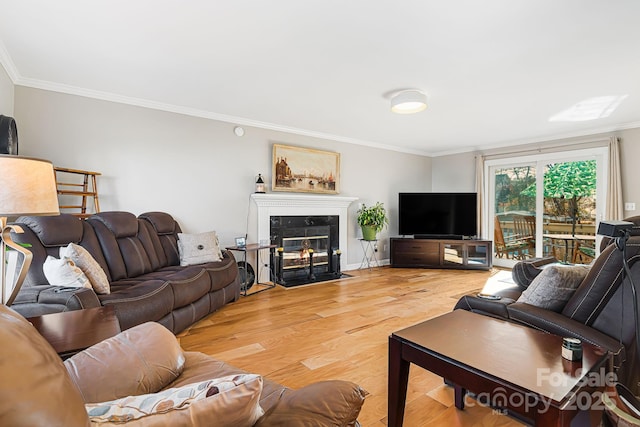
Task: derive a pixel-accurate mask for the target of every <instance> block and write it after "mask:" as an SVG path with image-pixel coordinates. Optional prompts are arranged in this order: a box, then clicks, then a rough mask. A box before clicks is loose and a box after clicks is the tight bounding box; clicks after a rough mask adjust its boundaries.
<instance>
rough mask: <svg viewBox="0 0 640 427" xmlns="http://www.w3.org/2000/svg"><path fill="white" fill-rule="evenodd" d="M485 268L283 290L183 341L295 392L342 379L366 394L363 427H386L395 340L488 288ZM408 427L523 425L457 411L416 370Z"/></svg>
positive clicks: (388, 272)
mask: <svg viewBox="0 0 640 427" xmlns="http://www.w3.org/2000/svg"><path fill="white" fill-rule="evenodd" d="M494 272H495V270H494V271H493V272H485V271H455V270H422V269H392V268H389V267H381V268H374V269H371V270H359V271H349V272H348V273H349V274H351V275H353V277H351V278H345V279H341V280H337V281H333V282H324V283H319V284H315V285H310V286H302V287H295V288H289V289H285V288H283V287H280V286H277V287H276V288H273V289H270V290H267V291H265V292H261V293H258V294H255V295H250V296H248V297H241V299H240V300H239V301H238V302H235V303H233V304H229V305H227V306H225V307H223V308H222V309H221V310H220V311H218V312H216V313H213V314H212V315H210V316H208V317H207V318H205V319H203V320H202V321H200V322H198V323H196V324H194V325H193V326H192V327H191V328H190V329H189V330H187V331H184V332H183V333H181V334H180V335H179V339H180V343H181V345H182V347H183V348H184V349H185V350H190V351H201V352H203V353H206V354H209V355H211V356H213V357H216V358H218V359H222V360H224V361H226V362H229V363H231V364H232V365H234V366H237V367H239V368H241V369H244V370H246V371H249V372H253V373H259V374H261V375H263V376H266V377H269V378H271V379H273V380H275V381H277V382H280V383H282V384H284V385H286V386H288V387H292V388H298V387H302V386H304V385H306V384H309V383H311V382H314V381H319V380H325V379H344V380H350V381H353V382H355V383H357V384H359V385H360V386H362V387H363V388H364V389H365V390H367V391H368V392H369V395H368V396H367V399H366V401H365V403H364V406H363V408H362V411H361V413H360V416H359V417H358V419H359V421H360V423H361V424H362V425H363V426H364V427H369V426H385V425H387V422H386V421H387V358H388V356H387V351H388V350H387V345H388V337H389V335H390V334H391V333H392V332H394V331H396V330H399V329H402V328H405V327H407V326H411V325H414V324H416V323H419V322H422V321H424V320H427V319H430V318H432V317H435V316H438V315H440V314H444V313H446V312H449V311H451V309H452V308H453V306H454V305H455V303H456V301H457V300H458V298H459V297H460V296H461V295H464V294H466V293H469V292H472V291H476V290H478V289H480V288H482V286H483V284H484V282H485V281H486V280H487V279H488V278H489V277H490V276H491V274H493V273H494ZM404 420H405V422H404V425H405V426H408V427H415V426H521V425H522V424H521V423H519V422H517V421H515V420H513V419H511V418H509V417H506V416H504V415H500V414H496V413H494V412H493V411H491V410H490V409H489V408H485V407H481V406H473V407H471V406H469V407H467V408H466V409H465V410H464V411H459V410H457V409H456V408H455V406H454V405H453V390H452V389H451V388H450V387H447V386H445V385H443V380H442V378H441V377H438V376H436V375H434V374H432V373H430V372H428V371H425V370H423V369H420V368H418V367H416V366H411V370H410V376H409V389H408V392H407V405H406V410H405V418H404Z"/></svg>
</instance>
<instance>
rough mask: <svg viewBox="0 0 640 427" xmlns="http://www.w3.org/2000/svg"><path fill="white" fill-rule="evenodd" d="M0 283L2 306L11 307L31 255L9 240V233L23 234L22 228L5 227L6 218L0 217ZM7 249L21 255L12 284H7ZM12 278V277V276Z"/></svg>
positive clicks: (25, 274)
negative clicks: (18, 269) (0, 285)
mask: <svg viewBox="0 0 640 427" xmlns="http://www.w3.org/2000/svg"><path fill="white" fill-rule="evenodd" d="M0 231H1V233H0V251H1V253H0V263H1V264H0V282H2V304H4V305H7V306H9V305H11V304H12V303H13V301H14V300H15V299H16V296H18V292H20V288H21V287H22V283H23V282H24V279H25V278H26V277H27V271H29V267H30V266H31V260H32V259H33V255H32V254H31V252H29V251H28V250H27V249H25V248H23V247H22V246H20V245H19V244H17V243H15V242H14V241H13V240H12V239H11V232H12V231H13V232H14V233H23V232H24V231H23V230H22V227H20V226H18V225H7V218H6V217H0ZM7 247H9V248H11V249H13V250H14V251H17V252H19V253H21V254H22V255H23V262H22V265H21V266H20V271H19V273H18V277H17V279H15V281H13V283H7V261H6V257H7ZM12 277H14V276H12Z"/></svg>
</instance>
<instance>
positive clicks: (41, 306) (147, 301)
mask: <svg viewBox="0 0 640 427" xmlns="http://www.w3.org/2000/svg"><path fill="white" fill-rule="evenodd" d="M15 224H17V225H20V226H21V227H22V229H23V230H24V233H22V234H16V233H13V234H12V237H13V239H14V241H16V242H18V243H24V244H29V245H31V247H30V248H29V250H30V251H31V252H32V253H33V261H32V264H31V268H30V269H29V271H28V274H27V277H26V280H25V282H24V285H23V287H22V289H21V290H20V292H19V294H18V296H17V298H16V300H15V302H14V303H13V305H12V308H13V309H14V310H16V311H17V312H19V313H20V314H22V315H23V316H25V317H32V316H38V315H42V314H47V313H53V312H59V311H68V310H80V309H84V308H91V307H99V306H101V305H103V306H104V305H112V306H114V307H115V311H116V315H117V317H118V320H119V321H120V326H121V328H122V329H123V330H124V329H128V328H130V327H132V326H135V325H139V324H141V323H144V322H147V321H155V322H159V323H161V324H162V325H164V326H165V327H166V328H167V329H169V330H170V331H172V332H174V333H178V332H180V331H182V330H184V329H185V328H187V327H188V326H190V325H191V324H193V323H194V322H196V321H198V320H200V319H202V318H203V317H205V316H207V315H208V314H210V313H212V312H214V311H216V310H218V309H219V308H220V307H222V306H223V305H225V304H227V303H229V302H232V301H236V300H237V299H238V298H239V297H240V278H239V274H238V267H237V264H236V262H235V259H234V257H233V255H232V254H231V253H230V252H228V251H223V259H222V260H221V261H217V262H209V263H205V264H199V265H190V266H185V267H182V266H180V257H179V254H178V247H177V239H178V233H179V232H181V229H180V226H179V225H178V223H177V222H176V221H175V220H174V219H173V217H172V216H171V215H169V214H167V213H164V212H148V213H144V214H142V215H140V216H138V217H136V216H135V215H134V214H132V213H129V212H102V213H98V214H95V215H92V216H90V217H89V218H87V219H86V220H80V219H78V218H76V217H74V216H72V215H69V214H62V215H59V216H32V217H27V216H25V217H20V218H18V219H17V220H16V222H15ZM69 243H75V244H78V245H80V246H82V247H84V248H85V249H87V251H88V252H89V253H90V254H91V255H92V257H93V258H94V259H95V260H96V261H97V262H98V264H100V266H101V267H102V269H103V270H104V271H105V273H106V275H107V279H108V281H109V283H110V287H111V293H110V294H105V295H102V294H97V293H96V292H94V291H93V290H92V289H86V288H61V287H55V286H51V285H50V284H49V282H48V281H47V279H46V277H45V275H44V272H43V264H44V262H45V259H46V258H47V255H51V256H53V257H56V258H58V257H59V249H60V247H61V246H67V245H68V244H69Z"/></svg>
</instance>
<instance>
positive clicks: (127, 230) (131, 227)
mask: <svg viewBox="0 0 640 427" xmlns="http://www.w3.org/2000/svg"><path fill="white" fill-rule="evenodd" d="M91 220H92V221H99V222H101V223H103V224H104V225H105V226H106V227H107V228H108V229H109V230H110V231H111V232H112V233H113V234H114V235H115V237H116V238H117V239H120V238H123V237H132V236H135V235H136V234H137V233H138V219H137V218H136V216H135V215H134V214H132V213H130V212H120V211H113V212H100V213H97V214H94V215H92V216H91Z"/></svg>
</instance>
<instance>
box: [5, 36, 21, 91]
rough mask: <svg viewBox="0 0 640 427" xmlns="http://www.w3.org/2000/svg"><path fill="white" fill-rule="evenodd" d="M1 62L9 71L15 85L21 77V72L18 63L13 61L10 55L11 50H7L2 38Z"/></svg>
mask: <svg viewBox="0 0 640 427" xmlns="http://www.w3.org/2000/svg"><path fill="white" fill-rule="evenodd" d="M0 64H2V66H3V67H4V70H5V71H6V72H7V74H8V75H9V78H10V79H11V81H12V82H13V84H14V85H15V84H16V82H17V81H18V80H19V78H20V74H18V69H17V68H16V64H14V63H13V60H12V59H11V56H10V55H9V52H8V51H7V48H6V47H5V45H4V43H3V42H2V40H0Z"/></svg>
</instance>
